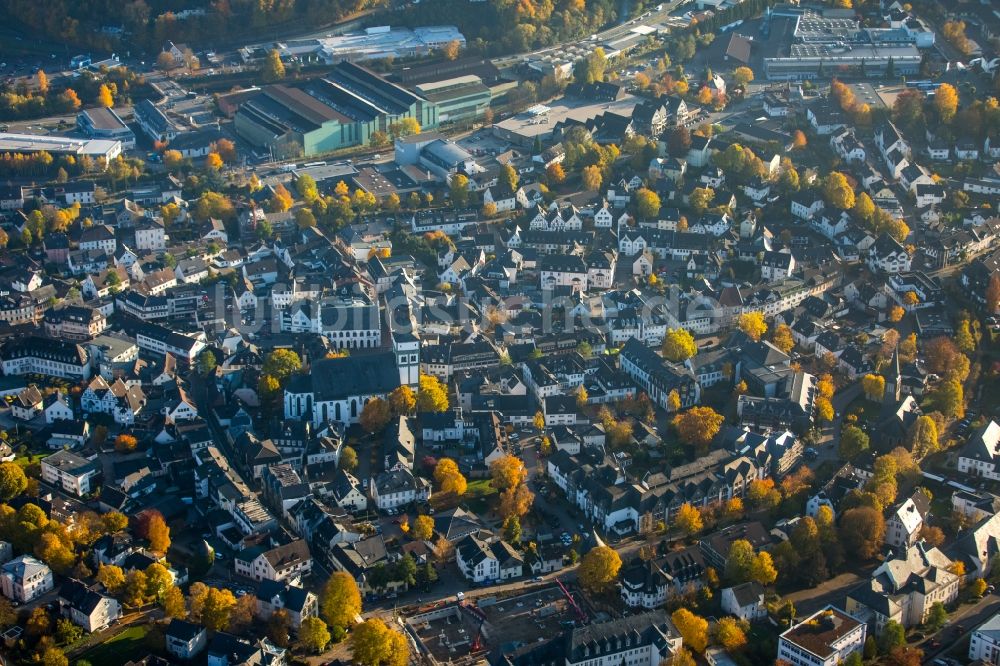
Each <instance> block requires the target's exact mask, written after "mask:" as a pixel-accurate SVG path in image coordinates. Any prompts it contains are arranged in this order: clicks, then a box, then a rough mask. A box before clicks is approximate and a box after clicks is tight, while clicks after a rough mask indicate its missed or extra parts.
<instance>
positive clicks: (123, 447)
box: [115, 433, 139, 453]
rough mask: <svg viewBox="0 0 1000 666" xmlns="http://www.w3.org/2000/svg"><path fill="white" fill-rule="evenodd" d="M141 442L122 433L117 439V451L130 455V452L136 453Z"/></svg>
mask: <svg viewBox="0 0 1000 666" xmlns="http://www.w3.org/2000/svg"><path fill="white" fill-rule="evenodd" d="M138 443H139V441H138V440H137V439H136V438H135V437H133V436H132V435H128V434H126V433H122V434H120V435H118V436H117V437H115V451H118V452H120V453H129V452H130V451H135V447H136V445H137V444H138Z"/></svg>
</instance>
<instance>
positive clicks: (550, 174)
mask: <svg viewBox="0 0 1000 666" xmlns="http://www.w3.org/2000/svg"><path fill="white" fill-rule="evenodd" d="M565 180H566V171H565V170H563V167H562V164H560V163H559V162H553V163H552V164H550V165H549V166H547V167H545V181H546V182H547V183H548V184H549V185H562V183H563V181H565Z"/></svg>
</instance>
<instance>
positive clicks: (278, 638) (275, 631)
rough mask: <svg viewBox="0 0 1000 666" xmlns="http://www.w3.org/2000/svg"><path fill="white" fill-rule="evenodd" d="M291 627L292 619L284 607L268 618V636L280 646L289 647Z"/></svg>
mask: <svg viewBox="0 0 1000 666" xmlns="http://www.w3.org/2000/svg"><path fill="white" fill-rule="evenodd" d="M291 628H292V620H291V618H290V617H289V616H288V611H286V610H285V609H284V608H278V609H277V610H275V611H274V612H273V613H271V617H269V618H268V619H267V637H268V639H269V640H270V641H271V642H272V643H274V644H275V645H277V646H278V647H288V645H289V633H290V631H291Z"/></svg>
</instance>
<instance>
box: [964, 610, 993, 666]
mask: <svg viewBox="0 0 1000 666" xmlns="http://www.w3.org/2000/svg"><path fill="white" fill-rule="evenodd" d="M980 660H981V661H980ZM969 661H970V662H971V663H984V664H1000V614H997V615H994V616H993V617H991V618H990V619H988V620H986V621H985V622H983V623H982V624H981V625H979V626H978V627H976V628H975V629H974V630H973V632H972V637H971V638H970V639H969Z"/></svg>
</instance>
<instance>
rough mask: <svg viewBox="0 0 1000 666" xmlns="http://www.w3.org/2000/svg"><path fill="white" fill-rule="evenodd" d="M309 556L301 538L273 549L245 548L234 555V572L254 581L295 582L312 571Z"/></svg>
mask: <svg viewBox="0 0 1000 666" xmlns="http://www.w3.org/2000/svg"><path fill="white" fill-rule="evenodd" d="M312 562H313V560H312V555H310V554H309V546H307V545H306V542H305V541H303V540H302V539H296V540H295V541H292V542H291V543H288V544H285V545H284V546H278V547H276V548H269V549H265V548H262V547H260V546H256V547H253V548H248V549H246V550H243V551H241V552H239V553H237V554H236V555H235V556H234V557H233V564H234V568H235V571H236V573H237V574H239V575H240V576H246V577H247V578H251V579H253V580H257V581H261V580H270V581H275V582H283V581H298V580H299V579H300V578H302V577H304V576H308V575H309V572H310V571H312Z"/></svg>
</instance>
